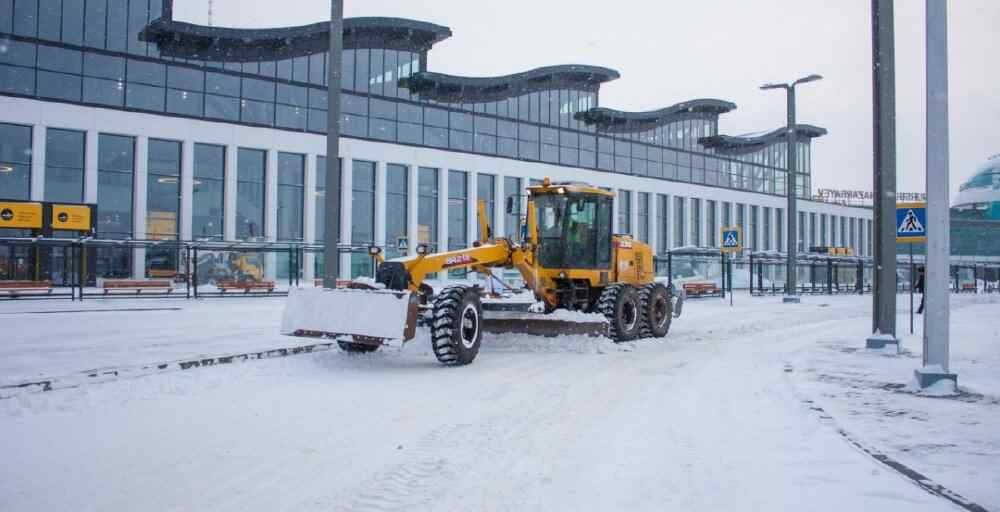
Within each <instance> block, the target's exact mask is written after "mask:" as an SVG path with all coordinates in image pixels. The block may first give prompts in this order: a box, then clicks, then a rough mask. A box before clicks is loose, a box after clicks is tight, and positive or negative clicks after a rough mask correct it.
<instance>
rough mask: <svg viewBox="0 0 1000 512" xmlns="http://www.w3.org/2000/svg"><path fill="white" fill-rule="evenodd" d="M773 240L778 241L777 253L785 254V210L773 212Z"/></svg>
mask: <svg viewBox="0 0 1000 512" xmlns="http://www.w3.org/2000/svg"><path fill="white" fill-rule="evenodd" d="M774 226H775V228H776V229H775V238H776V239H777V240H778V243H777V247H778V252H785V210H784V209H782V208H778V209H776V210H775V211H774Z"/></svg>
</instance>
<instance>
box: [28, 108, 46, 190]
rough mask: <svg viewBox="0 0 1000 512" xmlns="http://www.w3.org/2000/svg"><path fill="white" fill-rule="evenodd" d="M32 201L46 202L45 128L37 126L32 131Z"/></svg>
mask: <svg viewBox="0 0 1000 512" xmlns="http://www.w3.org/2000/svg"><path fill="white" fill-rule="evenodd" d="M31 148H32V149H31V171H30V172H31V191H30V192H31V200H32V201H44V200H45V156H46V151H45V127H44V126H42V125H40V124H36V125H34V126H32V129H31Z"/></svg>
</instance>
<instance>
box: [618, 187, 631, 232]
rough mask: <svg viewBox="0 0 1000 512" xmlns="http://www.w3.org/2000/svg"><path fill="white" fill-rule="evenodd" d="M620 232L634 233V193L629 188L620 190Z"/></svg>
mask: <svg viewBox="0 0 1000 512" xmlns="http://www.w3.org/2000/svg"><path fill="white" fill-rule="evenodd" d="M617 232H618V233H622V234H626V235H630V234H632V194H631V192H629V191H628V190H619V191H618V231H617Z"/></svg>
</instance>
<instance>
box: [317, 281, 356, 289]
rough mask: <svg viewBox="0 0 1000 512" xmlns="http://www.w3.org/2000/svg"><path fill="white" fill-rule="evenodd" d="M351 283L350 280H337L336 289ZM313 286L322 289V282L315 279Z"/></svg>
mask: <svg viewBox="0 0 1000 512" xmlns="http://www.w3.org/2000/svg"><path fill="white" fill-rule="evenodd" d="M351 282H352V281H351V280H350V279H337V288H342V287H345V286H347V285H349V284H351ZM313 286H315V287H316V288H322V287H323V280H322V279H316V280H314V281H313Z"/></svg>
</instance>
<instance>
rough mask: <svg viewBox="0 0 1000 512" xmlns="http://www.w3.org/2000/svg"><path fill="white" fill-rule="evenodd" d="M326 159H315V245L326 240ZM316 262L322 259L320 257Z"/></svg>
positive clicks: (321, 157)
mask: <svg viewBox="0 0 1000 512" xmlns="http://www.w3.org/2000/svg"><path fill="white" fill-rule="evenodd" d="M326 171H327V169H326V157H325V156H317V157H316V208H314V210H315V215H316V217H315V219H314V220H315V221H316V239H315V240H316V243H323V241H324V240H325V238H326ZM316 259H317V260H321V259H323V258H322V257H321V256H317V257H316Z"/></svg>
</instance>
